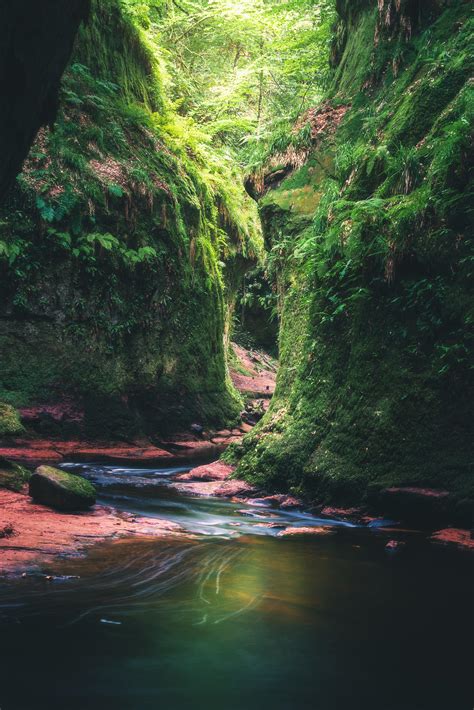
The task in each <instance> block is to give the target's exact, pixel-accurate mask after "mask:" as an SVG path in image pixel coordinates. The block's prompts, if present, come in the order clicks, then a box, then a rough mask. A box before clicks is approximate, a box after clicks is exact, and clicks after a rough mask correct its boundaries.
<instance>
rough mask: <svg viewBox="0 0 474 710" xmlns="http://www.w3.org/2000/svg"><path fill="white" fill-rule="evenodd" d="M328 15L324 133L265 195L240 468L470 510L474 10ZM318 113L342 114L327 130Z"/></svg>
mask: <svg viewBox="0 0 474 710" xmlns="http://www.w3.org/2000/svg"><path fill="white" fill-rule="evenodd" d="M415 6H416V7H418V10H419V12H418V11H417V12H415V11H414V9H416V7H415ZM339 9H340V11H341V20H340V22H341V23H343V24H344V31H341V32H340V33H339V39H341V37H343V41H341V43H340V46H339V47H338V48H337V51H336V52H335V57H334V60H335V61H336V63H337V66H336V68H335V76H334V82H333V85H332V87H331V89H330V90H329V92H328V96H327V99H326V102H325V103H324V104H323V106H322V107H321V109H320V113H318V110H317V109H316V111H315V114H313V117H314V116H316V117H317V119H318V120H317V121H316V120H314V125H316V126H321V125H323V129H322V130H321V131H320V132H319V133H318V134H317V135H316V136H315V138H314V140H313V142H312V146H311V149H308V147H306V148H305V150H307V151H308V152H309V158H308V160H307V163H306V165H305V166H304V167H303V168H301V169H300V170H298V171H294V172H293V173H292V174H290V175H289V176H288V177H286V178H285V179H284V180H283V181H282V182H281V183H280V185H277V186H275V187H274V189H273V190H270V191H268V192H267V194H266V195H265V196H264V198H263V199H262V201H261V214H262V218H263V221H264V231H265V237H266V239H267V241H269V242H270V243H271V245H272V247H273V249H272V254H275V255H277V257H278V260H277V259H276V257H272V258H273V263H272V266H273V267H274V269H275V270H276V271H277V273H278V286H279V291H280V293H281V294H282V297H281V302H282V304H283V307H282V313H281V323H282V327H281V335H280V363H281V367H280V372H279V376H278V381H277V388H276V394H275V397H274V399H273V401H272V404H271V407H270V410H269V412H268V414H267V415H266V416H265V417H264V419H263V420H262V421H261V422H260V424H259V425H257V427H256V428H255V429H254V430H253V432H252V433H251V434H250V435H249V436H248V437H247V438H246V439H245V440H244V442H243V444H242V445H241V446H240V447H239V450H238V451H236V452H234V459H236V458H238V457H241V461H240V464H239V468H238V472H237V473H238V475H239V476H242V477H245V478H246V479H247V480H249V481H250V482H252V483H254V484H256V485H260V486H262V485H263V486H265V487H267V488H273V489H274V490H287V489H288V488H290V489H292V490H293V491H294V492H298V493H303V494H306V495H307V496H309V497H311V498H313V499H323V500H327V501H331V500H332V501H338V502H348V503H350V502H360V501H362V500H366V501H367V500H375V499H376V498H377V492H378V491H381V490H382V489H383V488H385V487H387V486H429V487H433V488H436V489H445V490H447V491H450V492H451V493H454V494H455V497H457V500H459V501H461V502H462V508H463V510H464V509H465V508H466V506H467V505H468V503H469V501H471V502H472V501H473V500H474V477H473V475H472V461H473V458H474V457H473V453H474V452H473V443H474V432H473V422H474V418H473V416H472V392H473V379H472V338H471V333H472V322H473V317H474V313H473V307H472V304H473V303H474V299H473V296H472V278H471V273H472V263H473V259H474V257H473V251H472V221H471V219H472V216H471V214H470V204H471V200H472V191H473V184H472V160H471V158H470V156H471V155H472V153H471V150H470V141H471V137H472V125H473V112H474V100H473V90H472V83H471V81H472V80H471V79H470V77H471V76H472V71H473V60H472V52H471V51H470V49H469V48H470V46H471V45H472V38H473V21H472V18H471V15H470V7H469V3H465V2H462V1H461V0H457V1H453V2H449V3H436V2H433V3H426V8H425V7H424V3H423V4H420V3H414V2H410V0H406V1H403V2H400V3H395V2H391V0H382V1H381V2H378V3H377V2H375V0H361V1H360V2H358V3H352V2H351V3H348V2H342V1H341V2H340V3H339ZM328 102H329V104H331V105H333V106H334V107H337V106H344V107H345V111H344V115H343V116H342V119H341V120H340V121H339V123H338V124H337V125H335V124H334V120H333V118H331V113H330V111H329V110H328ZM313 117H312V116H309V119H308V120H310V121H311V120H313ZM324 124H325V125H324ZM312 165H313V166H319V168H318V169H315V170H310V169H309V168H310V167H311V166H312ZM309 186H311V188H312V189H313V190H314V192H315V193H317V194H318V203H317V205H316V206H314V208H313V207H312V209H311V210H310V213H309V214H308V209H307V206H306V205H305V204H304V201H303V200H302V194H303V193H304V194H306V193H307V192H308V187H309ZM302 191H303V193H302ZM303 196H304V195H303ZM302 205H303V207H302Z"/></svg>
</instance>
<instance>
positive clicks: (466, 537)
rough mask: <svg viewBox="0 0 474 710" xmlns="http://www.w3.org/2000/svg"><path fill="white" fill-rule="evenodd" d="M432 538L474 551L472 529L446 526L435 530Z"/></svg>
mask: <svg viewBox="0 0 474 710" xmlns="http://www.w3.org/2000/svg"><path fill="white" fill-rule="evenodd" d="M430 540H431V541H432V542H437V543H440V544H442V545H451V546H455V547H458V548H459V549H462V550H469V551H470V552H474V538H473V534H472V532H471V531H470V530H463V529H462V528H444V529H443V530H437V531H436V532H434V533H433V534H432V535H431V537H430Z"/></svg>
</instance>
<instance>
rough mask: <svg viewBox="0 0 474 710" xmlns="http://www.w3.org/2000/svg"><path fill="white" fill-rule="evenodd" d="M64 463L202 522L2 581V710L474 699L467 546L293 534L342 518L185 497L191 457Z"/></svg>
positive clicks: (431, 705) (452, 705) (282, 708)
mask: <svg viewBox="0 0 474 710" xmlns="http://www.w3.org/2000/svg"><path fill="white" fill-rule="evenodd" d="M65 468H66V469H67V470H70V471H73V472H75V473H80V474H81V475H84V476H86V477H87V478H89V479H90V480H92V481H93V482H94V483H95V484H96V485H97V487H98V490H99V502H101V503H105V504H107V505H113V506H115V507H117V508H120V509H122V510H126V511H128V512H131V513H133V514H137V515H138V514H145V515H147V516H156V517H163V518H166V519H168V520H173V521H176V522H178V523H180V524H181V525H182V526H183V527H184V528H185V529H186V530H189V531H190V532H191V533H192V536H191V537H190V539H180V538H176V539H173V538H168V539H165V540H157V539H155V540H153V539H144V540H138V539H136V540H132V541H130V540H124V541H119V542H115V543H103V544H99V545H96V546H94V547H93V548H92V549H91V550H90V551H89V552H88V554H87V555H86V556H78V557H77V558H66V559H62V560H56V561H54V563H51V565H50V566H49V567H48V569H47V570H45V571H46V573H47V574H49V575H52V576H53V579H52V580H49V581H48V580H46V579H45V577H44V575H40V574H31V575H28V576H27V577H26V578H18V577H17V578H14V577H13V578H9V579H7V580H6V581H4V580H2V584H1V585H0V638H1V642H2V643H1V647H2V652H1V663H0V709H1V710H37V709H39V710H43V708H44V709H45V710H46V708H47V709H48V710H55V709H56V708H58V709H59V708H61V710H62V709H65V710H66V709H67V710H86V709H87V710H96V709H97V710H98V709H99V708H100V709H101V710H103V709H104V708H106V709H107V710H109V709H112V708H113V709H114V710H142V709H143V710H148V708H150V710H151V709H152V708H153V709H154V710H158V709H159V708H163V710H165V709H166V710H185V709H186V710H187V709H190V710H191V709H192V710H201V708H202V709H203V710H204V709H206V710H244V709H245V710H267V709H268V710H293V709H296V710H299V709H305V708H311V709H314V710H333V709H334V710H345V708H351V709H352V710H359V709H360V710H371V709H372V708H374V710H375V709H377V710H425V709H426V710H428V709H429V710H433V709H435V710H436V709H438V708H439V709H440V710H441V709H442V710H471V708H472V702H470V698H469V694H470V680H469V677H470V671H471V668H470V630H469V628H468V624H467V623H466V620H467V619H469V618H471V613H472V598H471V594H472V578H471V576H470V572H471V568H470V562H471V561H470V558H469V556H468V555H466V554H463V553H459V552H452V551H448V550H445V549H442V548H437V547H435V546H433V545H430V544H429V543H427V542H426V538H425V535H423V534H421V533H409V532H406V533H404V532H403V531H399V532H395V533H394V532H391V533H386V532H384V531H383V530H381V529H380V528H379V527H377V526H376V525H375V526H370V527H369V526H363V527H362V526H355V525H352V524H350V523H347V522H343V521H333V523H334V525H335V533H334V534H333V535H331V536H326V537H315V538H282V537H278V532H279V531H280V530H282V529H283V528H284V527H287V526H302V525H318V524H321V522H323V523H325V524H327V523H328V521H327V520H324V521H321V520H320V519H318V518H317V517H314V516H312V515H310V514H304V513H298V512H295V511H281V510H274V509H269V508H262V507H257V506H251V505H246V504H241V503H234V502H231V501H229V500H226V499H218V498H197V497H188V496H184V495H180V494H179V493H177V492H176V491H175V490H174V489H173V488H172V486H171V485H170V483H171V481H172V478H173V476H174V475H175V474H176V473H178V472H182V471H185V470H187V468H185V467H181V468H168V469H146V468H119V467H117V466H102V465H100V466H99V465H86V464H69V465H65ZM268 523H271V524H272V526H271V527H268V526H267V524H268ZM390 536H392V537H393V536H395V537H396V538H397V539H400V540H405V542H406V545H405V546H403V547H402V548H401V549H400V550H398V551H396V552H389V551H387V549H386V548H385V545H386V543H387V540H388V539H390Z"/></svg>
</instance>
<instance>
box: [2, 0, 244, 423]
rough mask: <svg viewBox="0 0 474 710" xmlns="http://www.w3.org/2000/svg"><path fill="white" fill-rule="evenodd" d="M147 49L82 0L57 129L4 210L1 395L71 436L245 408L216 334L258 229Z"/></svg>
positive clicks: (130, 29)
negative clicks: (61, 417)
mask: <svg viewBox="0 0 474 710" xmlns="http://www.w3.org/2000/svg"><path fill="white" fill-rule="evenodd" d="M156 54H157V52H156V48H154V47H153V46H152V45H150V43H149V41H148V39H147V37H146V35H145V34H144V33H143V31H142V30H140V28H137V27H136V26H135V24H134V22H133V21H132V19H131V18H129V17H128V16H127V15H126V14H125V13H124V10H123V9H122V5H121V4H120V3H119V2H117V0H101V2H99V1H97V2H94V3H92V10H91V16H90V20H89V22H88V24H87V26H86V27H84V28H83V29H82V30H81V32H80V34H79V36H78V40H77V43H76V47H75V50H74V54H73V58H72V61H71V64H70V66H69V68H68V70H67V72H66V74H65V76H64V80H63V84H62V89H61V94H60V106H59V112H58V117H57V120H56V122H55V125H54V130H53V131H50V130H48V129H42V130H41V131H40V133H39V135H38V138H37V140H36V142H35V144H34V145H33V148H32V150H31V152H30V154H29V156H28V159H27V161H26V163H25V165H24V169H23V172H22V173H21V175H20V177H19V179H18V181H17V185H16V186H15V187H14V188H13V189H12V190H11V191H10V192H9V193H8V196H7V198H6V199H5V201H4V205H3V208H2V214H1V216H0V272H1V276H0V291H1V306H0V311H1V312H0V352H1V364H2V367H1V374H0V401H3V402H8V403H11V404H13V405H15V406H18V407H21V406H32V405H35V404H49V405H58V407H59V408H61V406H63V407H65V409H64V411H65V412H68V411H71V412H72V414H71V417H70V419H71V422H69V425H68V426H69V429H68V433H73V432H74V430H75V429H74V427H76V428H77V427H79V428H82V429H85V431H86V433H87V434H89V435H104V434H106V435H117V436H124V435H128V434H133V433H138V432H143V431H146V432H148V433H152V432H154V431H156V430H157V429H165V428H169V427H174V426H177V425H180V424H185V423H186V422H189V421H192V420H193V419H194V418H197V419H198V421H203V422H212V423H222V422H225V421H227V420H230V419H232V418H233V417H234V416H235V414H236V412H238V408H239V404H240V402H239V399H238V396H237V394H236V393H235V391H234V390H233V388H232V386H231V384H230V381H229V378H228V374H227V368H226V360H225V344H224V332H225V328H226V318H227V308H228V300H229V291H230V290H231V289H232V283H233V280H232V275H234V276H235V275H236V273H237V272H238V271H239V269H241V268H242V267H243V266H245V264H246V263H251V260H252V259H253V258H254V257H255V248H254V246H253V245H254V244H255V242H252V236H253V237H255V238H257V236H258V235H257V233H256V231H255V229H254V226H253V225H252V213H251V208H250V207H249V205H248V204H244V203H245V199H244V195H243V191H239V189H238V181H237V180H233V179H232V177H231V176H230V175H224V174H223V173H221V172H219V170H220V168H219V166H218V165H217V166H215V170H214V173H213V175H212V178H210V177H209V173H210V169H212V168H210V166H209V162H208V160H207V156H206V155H205V154H204V152H203V151H204V150H205V148H203V147H202V146H201V145H200V144H199V140H198V138H195V139H194V138H193V137H192V136H191V137H190V134H191V130H190V129H189V127H188V126H186V125H184V124H181V123H180V122H179V119H178V117H176V115H175V114H174V113H173V111H172V109H171V108H169V107H168V105H167V100H166V92H165V90H164V88H163V80H162V72H161V69H160V64H159V60H158V59H157V56H156ZM246 210H247V212H246ZM247 217H248V219H247ZM224 266H225V268H226V272H228V273H229V277H228V278H227V279H226V278H224ZM65 403H66V404H65ZM71 403H72V405H71ZM71 407H72V409H71ZM63 433H64V431H63Z"/></svg>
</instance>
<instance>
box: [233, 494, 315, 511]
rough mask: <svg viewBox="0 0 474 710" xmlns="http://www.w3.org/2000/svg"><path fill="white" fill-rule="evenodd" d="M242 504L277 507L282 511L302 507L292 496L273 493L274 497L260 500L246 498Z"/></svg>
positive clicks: (264, 497)
mask: <svg viewBox="0 0 474 710" xmlns="http://www.w3.org/2000/svg"><path fill="white" fill-rule="evenodd" d="M242 502H245V503H248V505H255V506H262V507H267V506H268V507H279V508H283V509H285V508H286V509H290V508H301V507H302V506H303V501H302V500H300V499H299V498H295V497H294V496H289V495H286V494H285V493H275V494H274V495H271V496H263V497H262V498H248V499H246V500H244V501H242Z"/></svg>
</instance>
